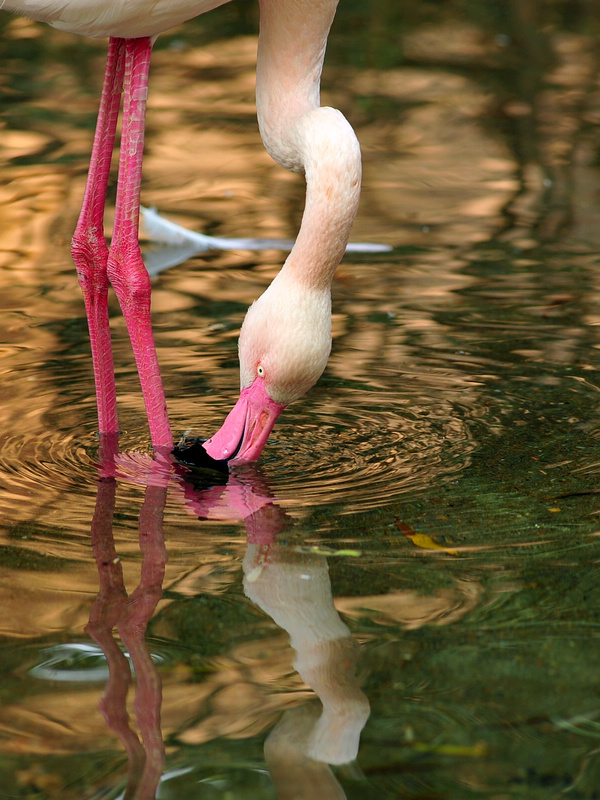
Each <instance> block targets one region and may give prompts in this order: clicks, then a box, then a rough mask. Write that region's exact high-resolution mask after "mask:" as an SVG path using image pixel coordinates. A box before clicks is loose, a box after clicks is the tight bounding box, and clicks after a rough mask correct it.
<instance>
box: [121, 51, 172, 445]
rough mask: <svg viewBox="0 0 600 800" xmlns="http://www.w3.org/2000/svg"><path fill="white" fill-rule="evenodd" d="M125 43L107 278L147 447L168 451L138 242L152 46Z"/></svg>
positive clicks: (146, 279) (167, 430)
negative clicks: (135, 381)
mask: <svg viewBox="0 0 600 800" xmlns="http://www.w3.org/2000/svg"><path fill="white" fill-rule="evenodd" d="M124 42H125V73H124V83H123V91H124V100H123V123H122V126H123V130H122V134H121V158H120V162H119V184H118V190H117V201H116V207H115V223H114V231H113V239H112V244H111V247H110V252H109V256H108V265H107V266H108V277H109V280H110V282H111V284H112V286H113V288H114V290H115V292H116V294H117V297H118V298H119V303H120V304H121V309H122V311H123V316H124V318H125V322H126V324H127V330H128V331H129V337H130V339H131V344H132V347H133V353H134V356H135V360H136V364H137V368H138V373H139V376H140V382H141V385H142V393H143V395H144V402H145V404H146V414H147V416H148V423H149V426H150V435H151V437H152V444H153V445H154V448H155V449H158V450H166V449H169V450H170V449H172V446H173V439H172V436H171V429H170V426H169V419H168V416H167V405H166V401H165V394H164V389H163V385H162V380H161V377H160V371H159V367H158V358H157V355H156V348H155V345H154V336H153V334H152V325H151V320H150V278H149V277H148V273H147V271H146V267H145V266H144V262H143V261H142V255H141V252H140V246H139V243H138V223H139V210H140V185H141V181H142V157H143V149H144V123H145V115H146V97H147V91H148V70H149V67H150V54H151V50H152V43H151V41H150V39H149V38H145V39H126V40H124Z"/></svg>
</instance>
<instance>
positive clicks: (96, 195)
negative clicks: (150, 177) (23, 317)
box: [72, 39, 125, 434]
mask: <svg viewBox="0 0 600 800" xmlns="http://www.w3.org/2000/svg"><path fill="white" fill-rule="evenodd" d="M124 50H125V47H124V40H123V39H111V40H110V42H109V45H108V58H107V61H106V73H105V76H104V86H103V88H102V99H101V101H100V111H99V113H98V123H97V125H96V135H95V137H94V147H93V150H92V157H91V160H90V170H89V174H88V179H87V185H86V188H85V196H84V200H83V205H82V207H81V214H80V215H79V222H78V223H77V228H76V230H75V234H74V236H73V245H72V253H73V260H74V261H75V266H76V268H77V276H78V278H79V284H80V286H81V290H82V292H83V299H84V302H85V310H86V313H87V318H88V325H89V330H90V343H91V348H92V362H93V365H94V378H95V381H96V399H97V403H98V422H99V426H100V433H103V434H111V433H117V432H118V430H119V426H118V422H117V400H116V391H115V374H114V367H113V357H112V348H111V343H110V329H109V324H108V276H107V272H106V262H107V258H108V248H107V246H106V241H105V239H104V206H105V203H106V188H107V185H108V177H109V172H110V162H111V156H112V152H113V146H114V140H115V130H116V126H117V117H118V115H119V106H120V104H121V91H122V87H123V69H124Z"/></svg>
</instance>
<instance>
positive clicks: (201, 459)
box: [171, 439, 229, 475]
mask: <svg viewBox="0 0 600 800" xmlns="http://www.w3.org/2000/svg"><path fill="white" fill-rule="evenodd" d="M205 441H206V439H187V440H186V441H185V442H183V443H182V444H178V445H177V446H176V447H174V448H173V450H172V451H171V452H172V454H173V455H174V456H175V458H176V459H177V461H179V463H180V464H183V465H184V466H186V467H191V468H192V469H211V470H213V471H215V472H220V473H222V474H225V475H227V474H229V468H228V466H227V461H225V460H223V461H220V460H217V459H216V458H212V456H209V455H208V453H207V452H206V450H205V449H204V448H203V447H202V444H203V442H205Z"/></svg>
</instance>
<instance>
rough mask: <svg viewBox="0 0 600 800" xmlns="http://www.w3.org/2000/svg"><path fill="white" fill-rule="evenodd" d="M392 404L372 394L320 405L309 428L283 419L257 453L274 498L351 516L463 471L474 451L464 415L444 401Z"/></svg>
mask: <svg viewBox="0 0 600 800" xmlns="http://www.w3.org/2000/svg"><path fill="white" fill-rule="evenodd" d="M397 401H398V398H397V397H396V398H395V402H396V404H395V405H394V399H393V398H390V397H388V396H381V395H380V396H378V397H377V402H376V403H374V402H373V397H372V396H371V397H370V398H369V402H367V403H364V402H363V403H360V404H359V403H348V404H347V405H345V407H344V409H343V410H341V411H332V410H331V408H330V407H324V406H321V408H320V409H319V410H318V412H317V413H316V414H315V415H313V416H312V420H313V421H312V422H309V423H307V422H306V419H307V416H308V415H307V414H306V412H305V413H304V414H302V413H301V411H300V410H299V411H298V412H297V413H298V416H297V420H294V419H293V417H292V415H291V414H290V417H289V418H288V424H287V425H285V424H281V427H280V429H279V430H278V431H277V435H276V443H273V445H272V446H270V447H268V448H267V449H266V450H265V455H264V467H265V470H264V471H265V475H266V476H267V479H268V480H269V481H270V483H271V489H272V491H273V493H274V495H275V496H276V497H277V498H278V499H280V500H290V501H293V502H294V503H296V504H301V505H323V506H330V505H331V506H335V508H336V512H338V513H351V512H356V511H364V510H365V509H368V508H375V507H380V506H383V505H386V504H389V503H390V502H392V501H393V498H394V497H395V496H397V495H399V494H403V493H406V492H417V491H419V490H421V489H425V488H426V487H427V486H428V485H430V484H431V483H432V482H433V481H436V480H444V479H448V478H450V477H451V476H452V475H453V474H455V473H456V472H457V471H458V470H460V469H463V468H464V467H465V465H466V464H467V463H468V456H469V453H471V451H472V450H473V449H474V447H475V442H474V440H473V436H472V433H471V431H470V426H469V419H468V412H467V413H465V409H464V408H460V407H457V406H456V405H455V404H453V403H451V402H449V401H437V402H435V403H433V402H432V403H430V404H428V405H427V404H422V405H420V406H418V407H415V406H412V407H410V408H408V407H405V406H400V405H398V402H397ZM282 421H283V417H282ZM294 422H296V424H294ZM290 423H291V424H290Z"/></svg>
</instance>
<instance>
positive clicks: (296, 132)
mask: <svg viewBox="0 0 600 800" xmlns="http://www.w3.org/2000/svg"><path fill="white" fill-rule="evenodd" d="M226 1H227V0H200V1H199V2H189V1H188V2H186V1H185V0H127V2H122V0H70V2H69V1H68V0H4V2H2V0H0V8H4V9H5V10H8V11H13V12H16V13H20V14H23V15H27V16H30V17H32V18H34V19H38V20H40V21H44V22H48V23H49V24H50V25H53V26H54V27H57V28H60V29H62V30H67V31H71V32H73V33H78V34H83V35H86V36H92V37H101V36H108V37H110V42H109V53H108V60H107V68H106V74H105V81H104V87H103V92H102V99H101V104H100V112H99V117H98V125H97V129H96V136H95V139H94V147H93V151H92V158H91V162H90V172H89V176H88V183H87V188H86V194H85V197H84V202H83V207H82V211H81V215H80V218H79V222H78V225H77V229H76V231H75V234H74V237H73V246H72V252H73V258H74V260H75V264H76V268H77V273H78V277H79V282H80V285H81V288H82V291H83V296H84V301H85V305H86V312H87V315H88V321H89V329H90V341H91V346H92V359H93V363H94V375H95V381H96V396H97V401H98V415H99V427H100V432H101V433H108V434H113V433H116V432H118V425H117V413H116V389H115V382H114V368H113V362H112V350H111V345H110V330H109V325H108V306H107V291H108V286H109V283H110V284H112V286H113V288H114V290H115V292H116V294H117V297H118V299H119V302H120V304H121V308H122V311H123V315H124V317H125V321H126V323H127V328H128V331H129V335H130V339H131V342H132V346H133V350H134V355H135V358H136V363H137V367H138V372H139V375H140V382H141V386H142V392H143V395H144V401H145V404H146V413H147V417H148V422H149V426H150V434H151V437H152V442H153V445H154V447H155V449H165V448H167V449H170V448H172V437H171V431H170V427H169V422H168V416H167V411H166V403H165V398H164V391H163V388H162V381H161V379H160V372H159V369H158V361H157V358H156V349H155V346H154V341H153V335H152V328H151V322H150V281H149V278H148V274H147V271H146V269H145V267H144V264H143V262H142V258H141V253H140V250H139V243H138V238H137V237H138V220H139V210H140V204H139V192H140V184H141V163H142V152H143V132H144V119H145V100H146V94H147V79H148V68H149V61H150V53H151V46H152V39H153V38H154V37H156V36H157V35H158V34H159V33H161V32H162V31H164V30H167V29H168V28H171V27H173V26H175V25H178V24H180V23H182V22H184V21H185V20H187V19H190V18H192V17H195V16H197V15H199V14H202V13H204V12H206V11H209V10H211V9H213V8H215V7H217V6H219V5H222V4H223V3H224V2H226ZM336 7H337V0H260V11H261V17H260V33H259V41H258V60H257V88H256V98H257V112H258V122H259V128H260V132H261V136H262V139H263V142H264V144H265V147H266V148H267V150H268V151H269V153H270V154H271V155H272V156H273V158H274V159H275V160H276V161H278V162H279V163H280V164H282V165H283V166H285V167H286V168H287V169H290V170H293V171H296V172H303V173H304V175H305V178H306V205H305V209H304V214H303V217H302V223H301V227H300V231H299V233H298V237H297V240H296V243H295V245H294V247H293V248H292V251H291V252H290V254H289V256H288V258H287V260H286V262H285V264H284V265H283V267H282V269H281V271H280V273H279V274H278V275H277V277H276V278H275V280H274V281H273V282H272V284H271V285H270V286H269V287H268V289H267V290H266V291H265V292H264V293H263V295H262V296H261V297H260V298H259V299H258V300H257V301H256V302H255V303H253V305H252V306H251V307H250V309H249V311H248V314H247V316H246V318H245V320H244V324H243V326H242V330H241V333H240V340H239V354H240V384H241V393H240V399H239V400H238V402H237V404H236V405H235V407H234V408H233V410H232V411H231V413H230V414H229V416H228V417H227V419H226V420H225V423H224V424H223V426H222V428H221V429H220V430H219V431H218V432H217V433H216V434H215V435H214V436H213V437H212V438H211V439H209V440H208V441H207V442H206V443H205V445H204V447H205V449H206V451H207V453H208V455H209V456H210V457H212V458H213V459H217V460H223V459H226V460H229V461H231V462H236V463H240V462H245V461H253V460H256V459H257V458H258V456H259V455H260V452H261V450H262V448H263V446H264V444H265V442H266V440H267V437H268V435H269V433H270V431H271V429H272V428H273V425H274V424H275V420H276V419H277V417H278V415H279V414H280V413H281V411H282V410H283V409H284V408H285V407H286V406H287V405H289V403H291V402H293V401H294V400H297V399H299V398H300V397H302V396H303V395H304V394H305V393H306V392H307V391H308V390H309V389H310V388H311V386H313V385H314V384H315V383H316V381H317V380H318V378H319V377H320V375H321V374H322V372H323V370H324V369H325V365H326V363H327V359H328V357H329V352H330V349H331V291H330V290H331V282H332V280H333V275H334V272H335V269H336V267H337V265H338V264H339V262H340V260H341V258H342V255H343V253H344V250H345V248H346V245H347V243H348V239H349V236H350V229H351V227H352V223H353V221H354V217H355V215H356V211H357V207H358V199H359V193H360V179H361V158H360V149H359V145H358V142H357V139H356V136H355V134H354V131H353V130H352V128H351V126H350V125H349V123H348V122H347V120H346V119H345V118H344V116H343V115H342V114H341V113H340V112H339V111H337V110H335V109H332V108H326V107H325V108H323V107H320V100H319V89H320V78H321V69H322V65H323V59H324V55H325V47H326V43H327V36H328V33H329V29H330V26H331V23H332V21H333V17H334V14H335V10H336ZM121 93H123V95H124V101H123V122H122V127H123V130H122V136H121V148H120V150H121V160H120V164H119V182H118V192H117V200H116V206H115V222H114V231H113V238H112V243H111V246H110V250H108V249H107V247H106V243H105V241H104V234H103V216H104V204H105V201H106V187H107V183H108V175H109V169H110V160H111V155H112V150H113V146H114V138H115V129H116V119H117V115H118V111H119V104H120V100H121Z"/></svg>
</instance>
